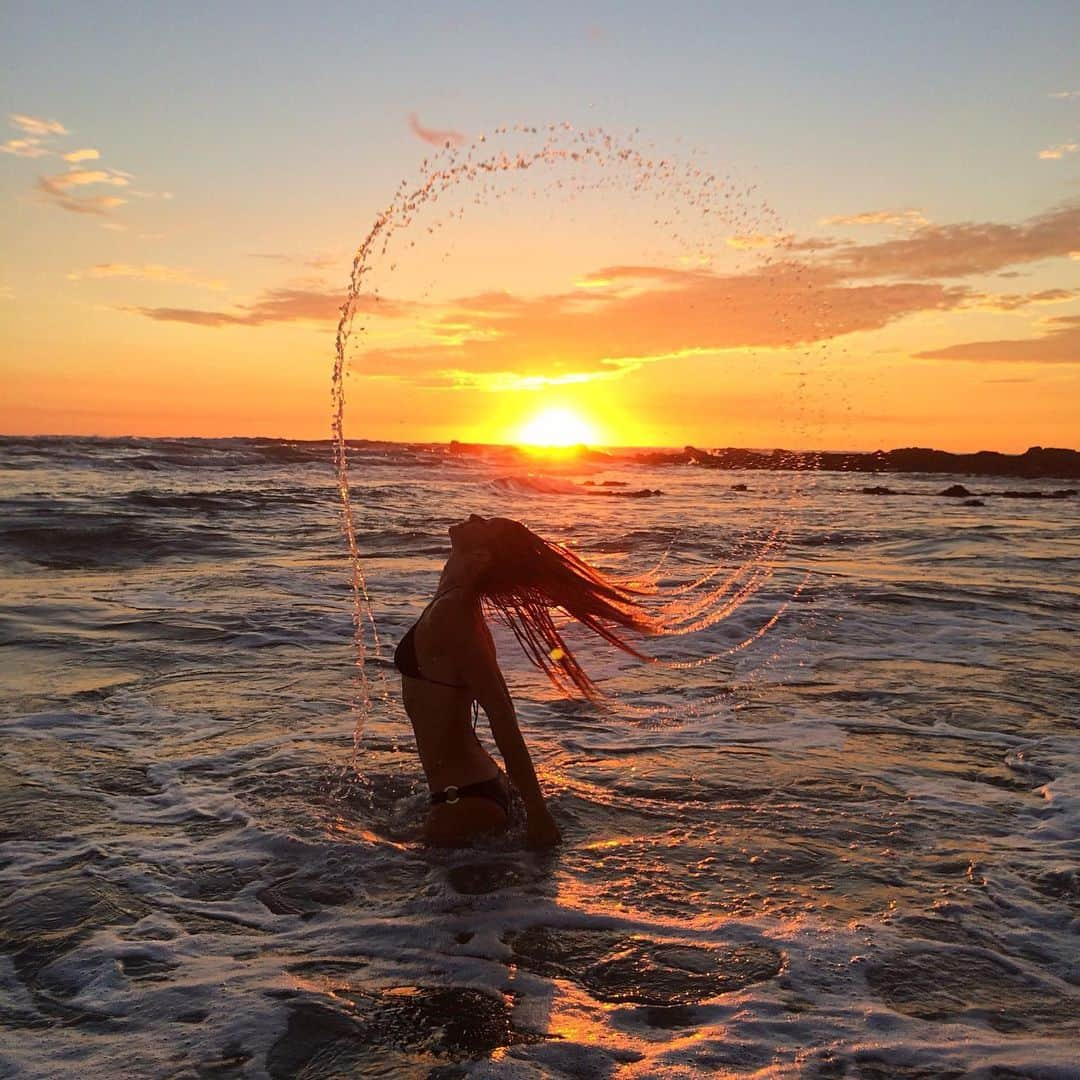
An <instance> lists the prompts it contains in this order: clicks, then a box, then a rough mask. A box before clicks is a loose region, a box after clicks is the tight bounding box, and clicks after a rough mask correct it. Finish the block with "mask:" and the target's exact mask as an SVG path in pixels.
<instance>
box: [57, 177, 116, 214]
mask: <svg viewBox="0 0 1080 1080" xmlns="http://www.w3.org/2000/svg"><path fill="white" fill-rule="evenodd" d="M129 176H130V174H128V173H123V172H120V171H119V170H118V169H69V170H68V171H67V172H66V173H57V174H56V175H55V176H39V177H38V182H37V187H38V190H39V191H41V192H43V193H44V194H45V195H46V196H48V198H49V200H50V202H52V203H53V205H54V206H58V207H60V209H61V210H68V211H70V212H71V213H73V214H107V213H108V212H109V211H110V210H114V209H116V207H118V206H123V205H124V203H126V202H127V199H121V198H120V197H119V196H116V195H77V194H71V189H72V188H80V187H87V186H89V185H92V184H107V185H109V186H112V187H127V184H128V179H129Z"/></svg>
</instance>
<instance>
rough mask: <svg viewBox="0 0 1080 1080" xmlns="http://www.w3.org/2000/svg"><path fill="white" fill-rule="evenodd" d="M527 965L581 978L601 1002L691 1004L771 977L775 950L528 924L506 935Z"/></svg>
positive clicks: (778, 961) (545, 972)
mask: <svg viewBox="0 0 1080 1080" xmlns="http://www.w3.org/2000/svg"><path fill="white" fill-rule="evenodd" d="M505 940H506V941H508V943H509V944H510V947H511V948H512V949H513V951H514V960H515V962H516V963H518V964H519V965H520V966H521V967H523V968H525V969H526V970H528V971H533V972H536V973H537V974H538V975H546V976H549V977H554V978H562V979H572V980H573V981H575V982H577V983H580V984H581V985H582V986H584V987H585V989H586V990H588V991H589V993H590V994H592V996H593V997H595V998H597V999H598V1000H599V1001H610V1002H627V1003H632V1004H636V1005H650V1006H654V1007H673V1006H686V1005H696V1004H698V1003H699V1002H701V1001H705V1000H706V999H708V998H711V997H716V996H717V995H718V994H723V993H726V992H728V991H731V990H739V989H742V988H743V987H744V986H749V985H750V984H751V983H755V982H762V981H764V980H766V979H771V978H772V977H773V976H775V975H776V974H777V973H778V972H779V971H780V968H781V967H782V960H781V957H780V954H779V953H777V952H775V951H774V950H773V949H770V948H767V947H765V946H763V945H739V946H735V947H733V948H729V949H703V948H699V947H697V946H689V945H668V944H664V943H661V942H657V941H651V940H649V939H647V938H640V937H629V936H626V935H623V934H619V933H617V932H616V931H612V930H571V929H563V928H556V927H548V926H532V927H529V928H528V929H526V930H522V931H519V932H517V933H512V934H509V935H507V937H506V939H505Z"/></svg>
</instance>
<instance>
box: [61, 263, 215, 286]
mask: <svg viewBox="0 0 1080 1080" xmlns="http://www.w3.org/2000/svg"><path fill="white" fill-rule="evenodd" d="M85 278H91V279H101V278H141V279H142V280H144V281H169V282H175V283H177V284H181V285H194V286H196V287H197V288H200V289H224V288H225V282H224V281H219V280H207V279H204V278H200V277H198V276H197V275H195V274H194V273H193V272H192V271H191V270H188V269H187V268H185V267H179V266H164V265H162V264H160V263H144V264H142V265H141V266H133V265H131V264H130V263H97V264H96V265H95V266H91V267H89V268H88V269H86V270H74V271H72V272H71V273H70V274H68V280H69V281H82V280H83V279H85Z"/></svg>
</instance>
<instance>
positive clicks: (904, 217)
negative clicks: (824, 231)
mask: <svg viewBox="0 0 1080 1080" xmlns="http://www.w3.org/2000/svg"><path fill="white" fill-rule="evenodd" d="M821 224H822V225H900V226H904V227H907V228H912V229H914V228H917V227H918V226H920V225H927V224H929V220H928V219H927V217H926V215H925V214H924V213H923V212H922V211H921V210H918V209H916V208H914V207H909V208H908V209H906V210H864V211H863V212H862V213H860V214H836V215H835V216H833V217H827V218H822V219H821Z"/></svg>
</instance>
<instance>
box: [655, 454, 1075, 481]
mask: <svg viewBox="0 0 1080 1080" xmlns="http://www.w3.org/2000/svg"><path fill="white" fill-rule="evenodd" d="M634 460H636V461H640V462H642V463H643V464H647V465H697V466H698V467H700V468H706V469H799V470H805V469H820V470H822V471H826V472H869V473H936V474H946V473H952V474H955V475H965V474H966V475H970V476H1016V477H1024V478H1026V479H1039V478H1041V477H1047V478H1049V477H1060V478H1062V479H1069V480H1072V479H1075V478H1076V477H1080V453H1077V451H1075V450H1064V449H1052V448H1045V449H1044V448H1043V447H1041V446H1033V447H1031V449H1029V450H1027V451H1025V452H1024V453H1023V454H999V453H997V452H996V451H993V450H980V451H979V452H978V453H975V454H950V453H948V452H947V451H945V450H931V449H929V448H926V447H921V446H911V447H905V448H903V449H899V450H875V451H873V452H872V453H835V452H831V451H807V452H805V453H799V452H797V451H792V450H774V451H772V452H771V453H769V452H763V451H760V450H742V449H739V448H736V447H726V448H724V449H719V450H713V451H711V452H710V451H707V450H699V449H698V448H697V447H694V446H686V447H684V448H683V449H682V450H660V451H648V452H644V453H639V454H635V455H634Z"/></svg>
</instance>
